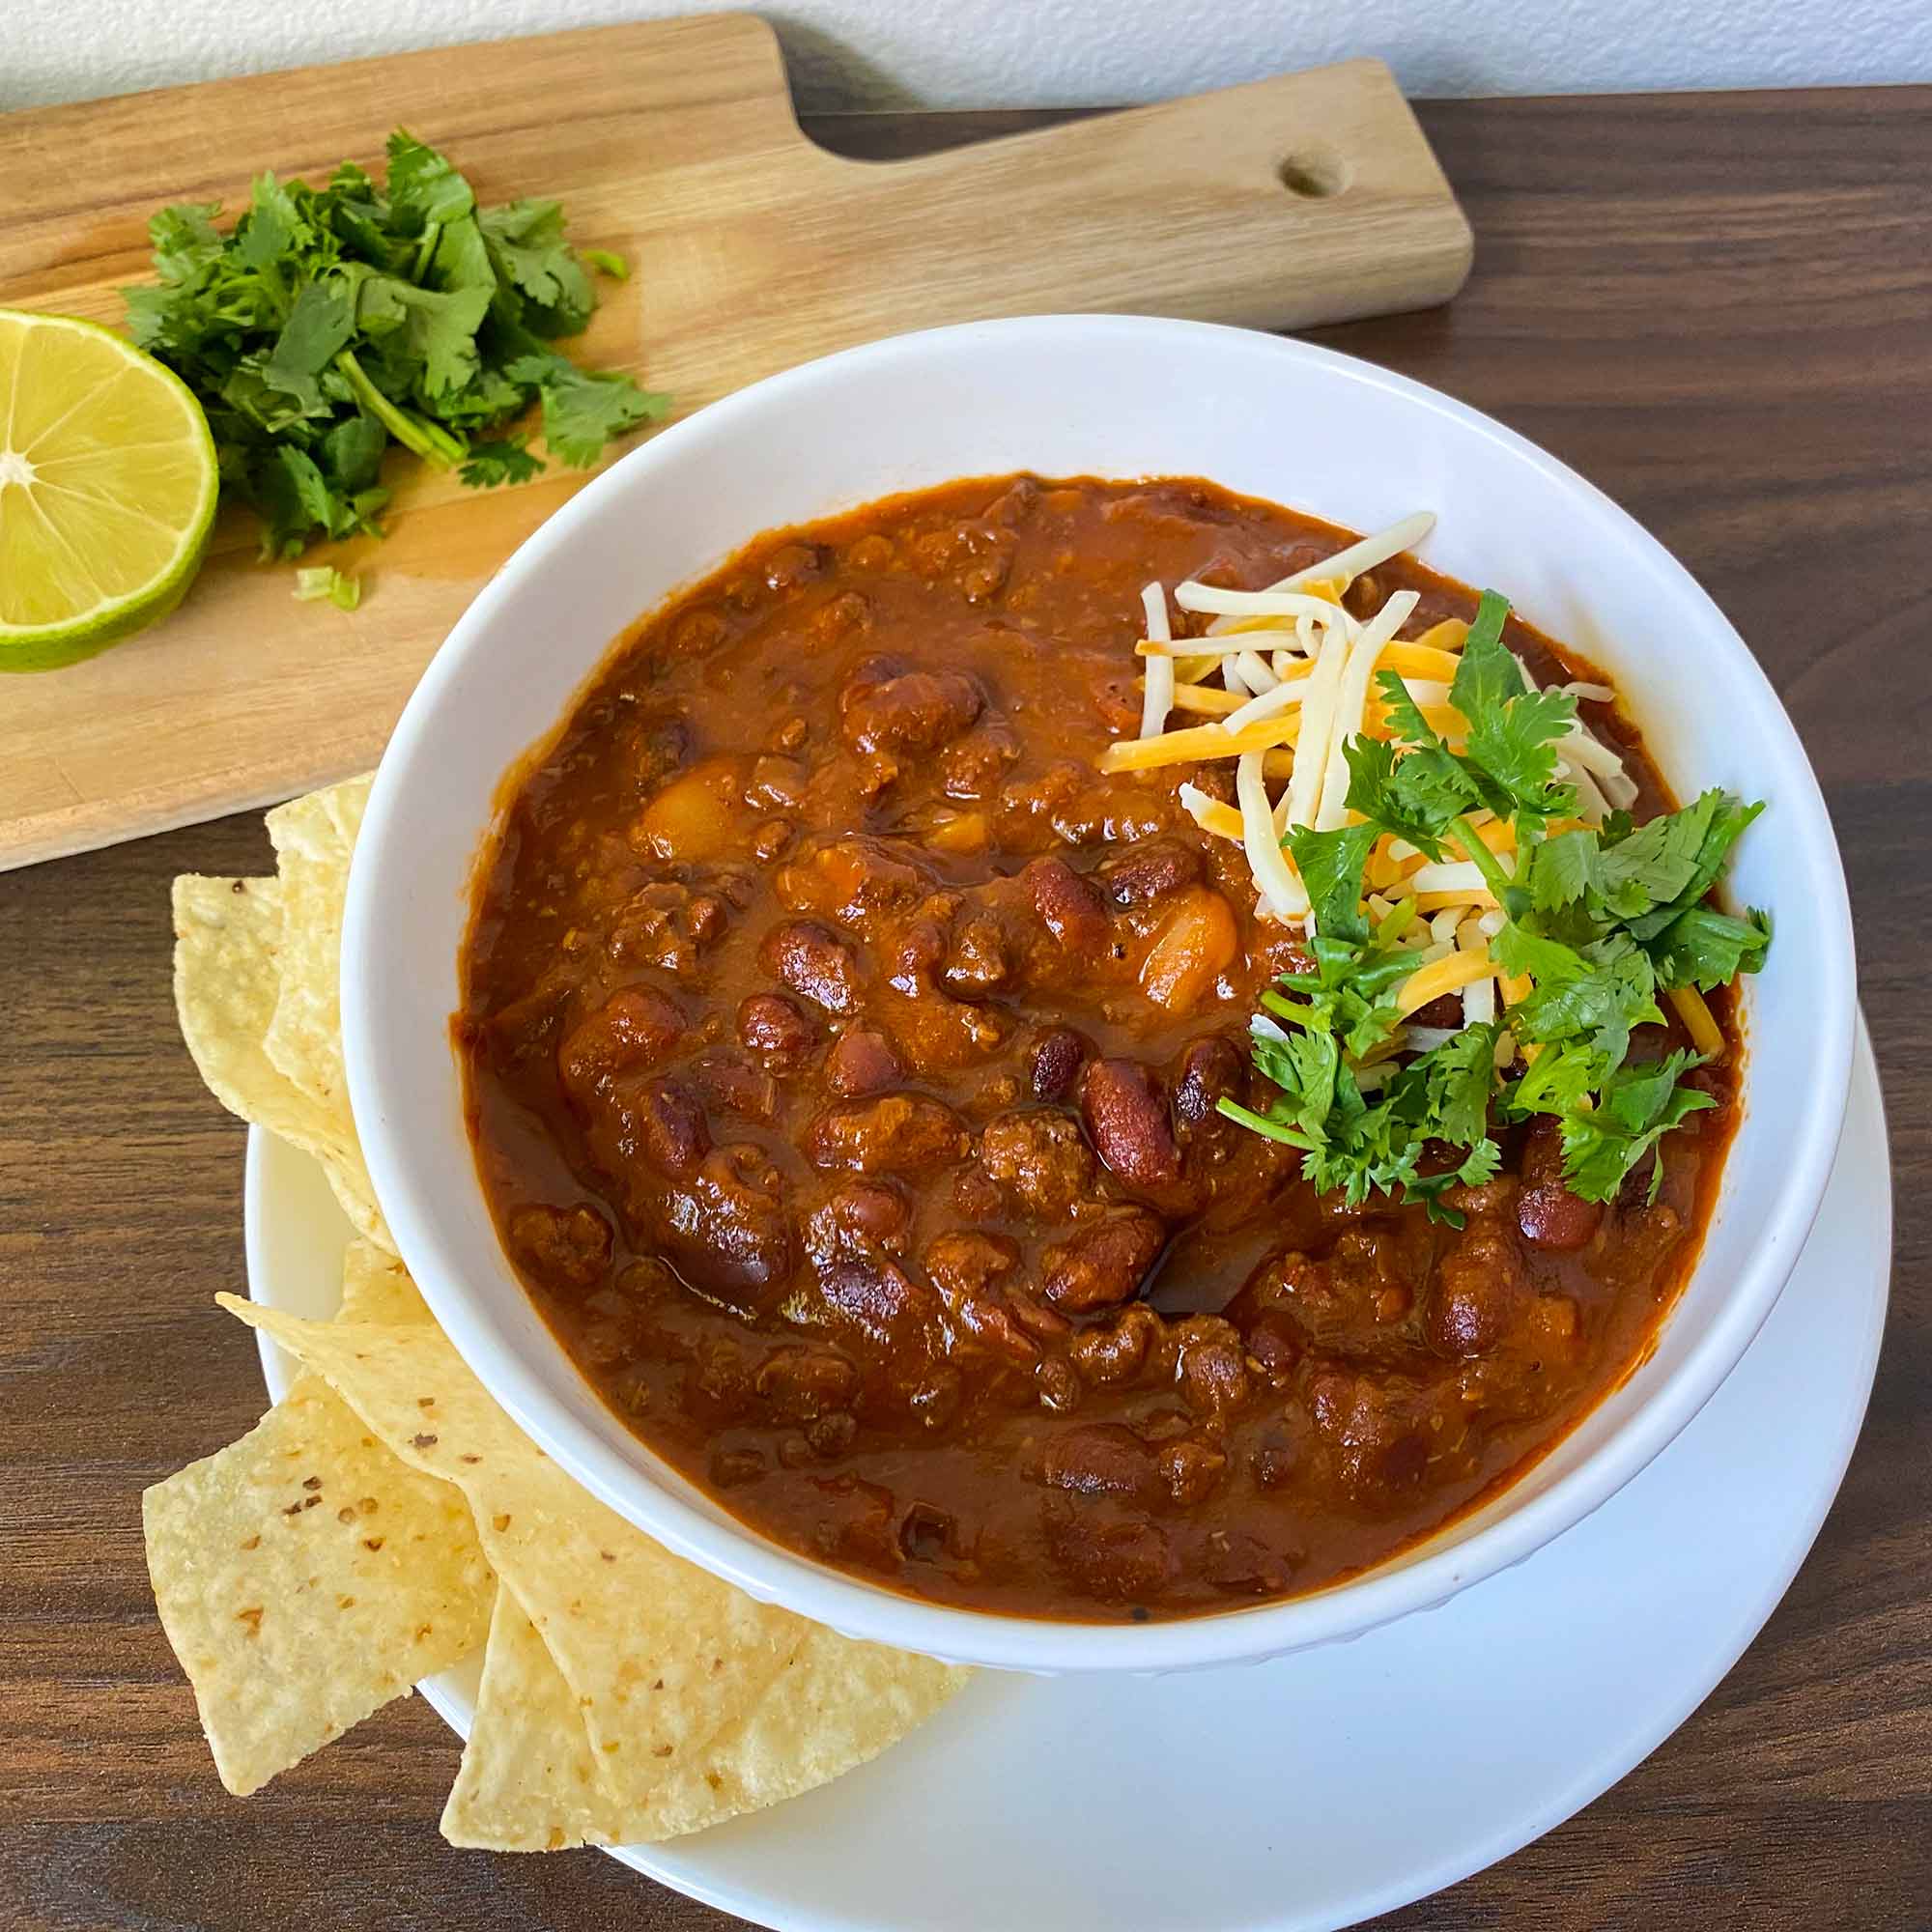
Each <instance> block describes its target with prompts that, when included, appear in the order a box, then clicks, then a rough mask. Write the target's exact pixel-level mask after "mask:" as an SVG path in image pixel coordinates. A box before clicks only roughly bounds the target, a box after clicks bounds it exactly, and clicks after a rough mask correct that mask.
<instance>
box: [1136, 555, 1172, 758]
mask: <svg viewBox="0 0 1932 1932" xmlns="http://www.w3.org/2000/svg"><path fill="white" fill-rule="evenodd" d="M1141 608H1142V609H1143V610H1144V611H1146V612H1147V628H1148V636H1149V637H1151V638H1158V639H1160V640H1161V641H1162V642H1163V643H1165V642H1168V641H1169V640H1171V639H1172V638H1173V636H1174V633H1173V632H1172V631H1171V630H1170V629H1169V628H1168V623H1167V593H1166V592H1165V591H1164V590H1163V589H1162V588H1161V587H1160V585H1159V584H1158V583H1150V584H1149V585H1148V586H1147V587H1146V588H1145V589H1144V590H1142V592H1141ZM1141 690H1142V692H1143V693H1144V694H1145V696H1143V697H1142V698H1141V736H1142V737H1143V738H1157V737H1159V736H1160V734H1161V733H1162V732H1163V731H1165V730H1166V729H1167V714H1168V713H1169V712H1170V711H1172V710H1173V709H1174V660H1173V659H1172V658H1168V657H1163V658H1150V659H1149V660H1148V668H1147V675H1146V677H1144V678H1143V679H1142V680H1141Z"/></svg>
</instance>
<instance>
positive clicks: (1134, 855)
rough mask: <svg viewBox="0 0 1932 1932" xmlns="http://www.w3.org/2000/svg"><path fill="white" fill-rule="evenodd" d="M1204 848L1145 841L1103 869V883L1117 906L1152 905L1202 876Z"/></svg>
mask: <svg viewBox="0 0 1932 1932" xmlns="http://www.w3.org/2000/svg"><path fill="white" fill-rule="evenodd" d="M1201 866H1202V861H1201V848H1200V847H1199V846H1198V845H1189V844H1187V843H1185V842H1184V841H1183V840H1181V839H1179V838H1144V839H1142V841H1141V842H1140V843H1139V844H1138V845H1134V846H1130V847H1129V848H1128V849H1127V850H1126V851H1125V852H1123V853H1122V854H1121V855H1120V856H1119V857H1118V858H1113V859H1109V860H1107V861H1106V862H1105V863H1104V864H1103V865H1102V866H1101V867H1100V870H1099V879H1100V884H1101V885H1102V886H1103V887H1104V888H1105V889H1106V894H1107V896H1108V897H1109V898H1110V899H1112V900H1113V902H1114V903H1115V904H1116V905H1117V906H1144V905H1151V904H1153V902H1154V901H1155V900H1156V899H1163V898H1166V897H1167V896H1168V895H1169V894H1170V893H1178V892H1179V891H1180V890H1181V889H1182V888H1183V887H1186V886H1191V885H1193V884H1194V883H1195V882H1196V881H1197V880H1198V879H1199V878H1200V877H1201Z"/></svg>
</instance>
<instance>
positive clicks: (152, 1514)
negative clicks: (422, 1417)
mask: <svg viewBox="0 0 1932 1932" xmlns="http://www.w3.org/2000/svg"><path fill="white" fill-rule="evenodd" d="M141 1513H142V1520H143V1523H144V1526H145V1529H146V1534H147V1546H148V1573H149V1576H150V1577H151V1578H152V1579H153V1582H154V1589H155V1602H156V1606H157V1607H158V1609H159V1611H160V1617H161V1626H162V1628H163V1630H165V1631H166V1633H167V1636H168V1641H169V1642H170V1643H171V1644H172V1645H173V1646H174V1650H175V1655H176V1656H177V1657H179V1658H180V1659H181V1662H182V1667H183V1668H184V1669H185V1671H186V1672H187V1677H188V1681H189V1683H190V1684H191V1685H192V1686H193V1689H194V1697H195V1704H196V1706H197V1708H198V1709H199V1711H200V1714H201V1723H202V1728H203V1730H205V1731H206V1732H207V1734H208V1742H209V1745H210V1747H211V1748H212V1749H213V1753H214V1763H215V1768H216V1770H217V1771H219V1773H220V1774H221V1781H222V1783H223V1784H225V1785H226V1786H227V1787H228V1789H229V1790H230V1791H233V1792H235V1793H236V1794H237V1795H238V1796H245V1795H246V1794H247V1793H248V1792H251V1791H254V1790H257V1789H259V1788H260V1787H261V1786H262V1785H264V1784H266V1783H267V1782H268V1781H269V1779H270V1778H271V1777H273V1776H275V1775H276V1774H277V1773H278V1772H282V1771H286V1770H287V1769H288V1768H289V1767H290V1766H291V1765H294V1764H298V1763H299V1762H300V1761H301V1760H302V1759H303V1758H305V1757H306V1756H308V1754H309V1753H310V1752H311V1751H313V1750H315V1749H317V1748H318V1747H321V1746H323V1745H325V1744H327V1742H328V1741H329V1740H330V1739H331V1738H334V1737H338V1736H340V1735H341V1733H342V1732H344V1731H346V1730H348V1729H349V1727H350V1726H351V1725H352V1724H355V1723H358V1722H360V1721H361V1719H364V1718H366V1717H367V1716H368V1715H369V1714H370V1713H371V1712H372V1711H375V1710H377V1709H379V1708H380V1707H381V1706H382V1705H384V1704H386V1703H387V1702H388V1701H389V1700H390V1699H391V1698H392V1697H401V1696H406V1695H407V1694H408V1693H409V1690H410V1687H411V1685H412V1683H413V1682H414V1681H415V1680H416V1679H417V1678H419V1677H425V1676H428V1675H429V1674H430V1673H431V1672H433V1671H438V1670H443V1669H447V1668H448V1666H449V1665H450V1664H452V1663H454V1662H457V1661H458V1660H459V1659H461V1658H464V1657H467V1656H468V1655H469V1653H470V1652H471V1651H472V1650H474V1649H475V1648H476V1646H477V1645H478V1644H479V1643H480V1642H481V1641H482V1640H483V1635H484V1629H485V1625H486V1623H487V1620H488V1617H489V1613H490V1605H491V1601H492V1597H493V1594H494V1582H493V1579H492V1577H491V1576H490V1572H489V1569H488V1567H487V1566H486V1565H485V1563H484V1561H483V1553H482V1550H481V1549H480V1548H478V1545H477V1540H476V1533H475V1528H474V1526H473V1524H472V1523H471V1521H470V1520H469V1508H468V1506H467V1505H466V1504H465V1502H464V1500H463V1496H462V1493H461V1492H460V1491H457V1490H455V1489H452V1488H451V1487H450V1486H449V1485H448V1484H447V1483H440V1482H437V1481H435V1480H433V1479H432V1478H429V1477H426V1476H423V1475H421V1474H419V1473H418V1472H417V1471H415V1470H413V1469H412V1468H409V1467H408V1466H407V1465H405V1464H404V1463H402V1462H401V1461H400V1460H399V1459H398V1458H397V1457H395V1456H393V1455H391V1454H390V1452H389V1451H388V1450H387V1449H385V1448H384V1446H383V1445H382V1443H381V1442H380V1441H378V1440H377V1439H376V1438H375V1437H374V1435H372V1434H371V1433H370V1432H369V1431H368V1430H367V1429H365V1428H364V1426H363V1425H362V1423H361V1422H360V1421H359V1420H358V1419H357V1417H356V1416H355V1414H354V1413H352V1411H351V1410H350V1409H349V1408H348V1406H346V1405H345V1404H344V1403H343V1402H342V1400H341V1398H340V1397H338V1396H337V1395H335V1394H334V1392H333V1391H332V1390H331V1389H330V1388H329V1387H328V1385H327V1382H325V1381H324V1380H323V1379H322V1378H320V1377H319V1376H312V1375H304V1376H302V1377H300V1378H298V1380H297V1381H296V1383H295V1385H294V1386H293V1387H292V1388H291V1389H290V1390H289V1392H288V1394H287V1395H286V1396H285V1397H284V1398H283V1399H282V1401H281V1402H279V1403H278V1404H277V1405H276V1406H275V1407H274V1408H272V1409H271V1410H270V1412H269V1413H268V1414H267V1415H266V1416H264V1417H263V1418H262V1420H261V1422H260V1423H259V1424H257V1425H256V1427H255V1429H254V1430H253V1431H252V1432H251V1433H250V1434H249V1435H244V1436H243V1437H242V1438H241V1441H239V1442H236V1443H233V1444H231V1445H230V1446H229V1447H228V1448H226V1449H223V1450H221V1451H220V1452H219V1453H218V1454H217V1455H213V1456H210V1457H208V1458H207V1459H206V1460H205V1461H202V1462H199V1463H190V1464H189V1465H188V1467H186V1468H185V1469H183V1470H181V1471H180V1472H179V1473H178V1474H176V1475H173V1476H170V1477H169V1478H168V1479H167V1480H166V1481H165V1482H161V1483H156V1485H155V1486H154V1487H153V1488H152V1489H150V1490H149V1491H148V1492H146V1493H145V1494H144V1495H143V1497H142V1499H141Z"/></svg>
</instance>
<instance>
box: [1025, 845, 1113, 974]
mask: <svg viewBox="0 0 1932 1932" xmlns="http://www.w3.org/2000/svg"><path fill="white" fill-rule="evenodd" d="M1020 882H1021V884H1022V885H1024V886H1025V888H1026V890H1027V893H1028V895H1030V896H1031V898H1032V900H1033V909H1034V911H1035V912H1036V913H1037V915H1038V917H1039V921H1040V923H1041V924H1042V925H1044V926H1045V927H1046V929H1047V930H1048V931H1049V932H1050V933H1052V934H1053V936H1054V938H1055V939H1057V940H1059V942H1060V944H1061V946H1062V947H1063V948H1064V949H1065V951H1066V952H1070V953H1072V954H1073V955H1074V956H1075V957H1076V958H1080V959H1096V958H1098V956H1099V955H1100V953H1101V952H1103V951H1104V950H1105V949H1106V946H1107V935H1108V925H1107V901H1106V900H1105V899H1104V898H1103V897H1102V896H1101V895H1100V890H1099V888H1098V887H1097V886H1095V885H1094V882H1093V880H1092V879H1089V878H1087V877H1085V876H1084V875H1083V874H1082V873H1079V872H1076V871H1075V870H1074V869H1073V867H1071V866H1069V865H1068V864H1067V863H1066V861H1065V859H1035V860H1034V861H1032V863H1031V864H1029V865H1028V867H1027V868H1026V870H1025V871H1023V872H1022V873H1021V874H1020Z"/></svg>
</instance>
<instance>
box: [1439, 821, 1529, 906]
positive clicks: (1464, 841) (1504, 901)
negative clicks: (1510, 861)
mask: <svg viewBox="0 0 1932 1932" xmlns="http://www.w3.org/2000/svg"><path fill="white" fill-rule="evenodd" d="M1449 829H1450V831H1452V832H1453V833H1455V835H1456V838H1457V840H1458V842H1459V843H1460V844H1461V845H1462V847H1463V857H1464V858H1466V859H1469V860H1471V861H1473V862H1474V864H1475V867H1476V869H1477V871H1479V872H1480V873H1482V875H1483V883H1484V884H1485V885H1486V886H1488V887H1489V889H1490V891H1491V892H1492V893H1493V894H1494V895H1495V901H1496V903H1497V904H1498V905H1499V906H1501V907H1503V909H1504V910H1505V911H1507V910H1508V908H1509V903H1510V892H1511V888H1512V886H1513V884H1514V881H1513V880H1512V879H1511V878H1510V875H1509V874H1508V873H1507V872H1505V871H1504V870H1503V868H1502V867H1501V866H1500V865H1499V864H1498V863H1497V861H1496V855H1495V854H1494V853H1493V852H1492V851H1491V850H1490V848H1489V847H1488V846H1487V845H1485V844H1484V843H1483V841H1482V838H1480V836H1479V835H1478V834H1477V831H1476V828H1475V827H1474V826H1473V825H1471V824H1470V823H1469V818H1468V814H1467V813H1466V812H1464V813H1463V815H1462V816H1461V817H1460V818H1457V819H1455V820H1453V821H1452V822H1451V824H1450V827H1449Z"/></svg>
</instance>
